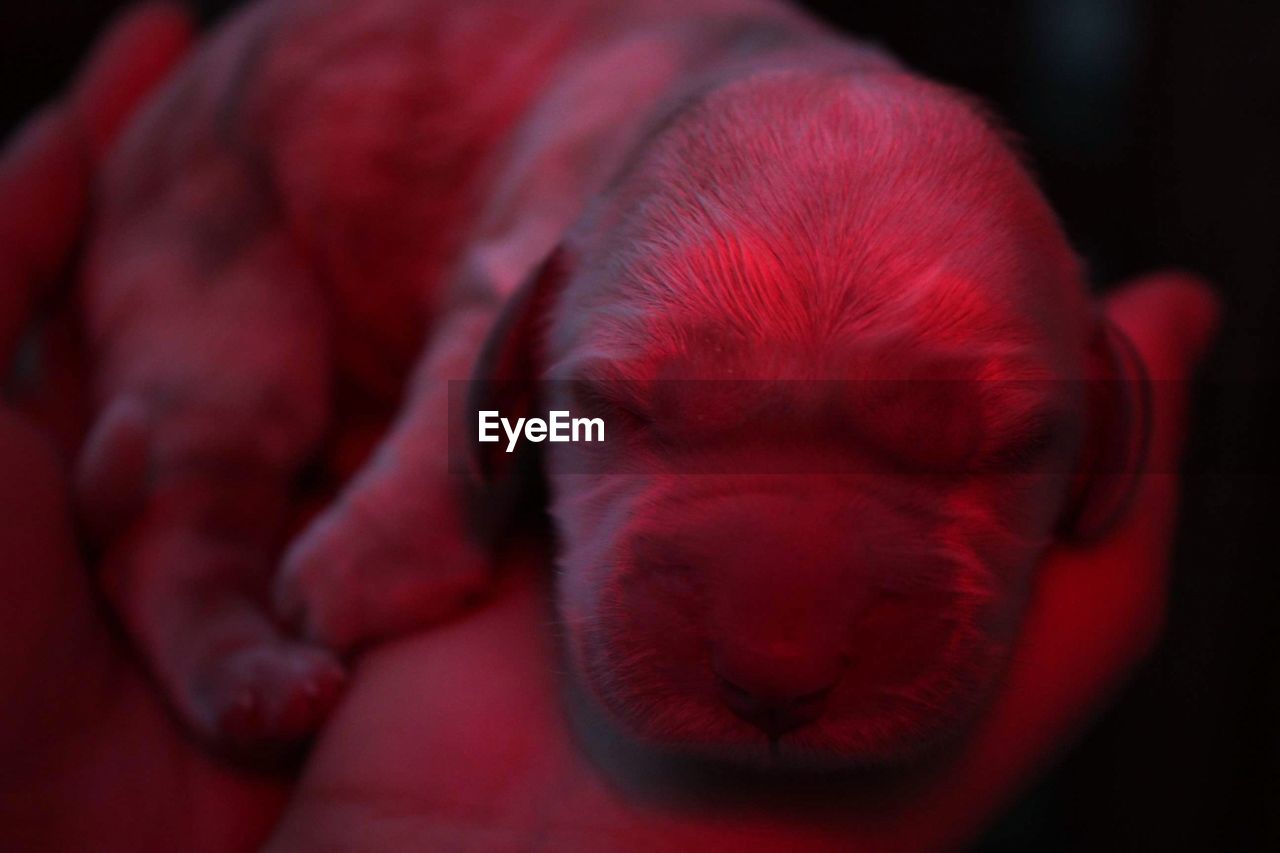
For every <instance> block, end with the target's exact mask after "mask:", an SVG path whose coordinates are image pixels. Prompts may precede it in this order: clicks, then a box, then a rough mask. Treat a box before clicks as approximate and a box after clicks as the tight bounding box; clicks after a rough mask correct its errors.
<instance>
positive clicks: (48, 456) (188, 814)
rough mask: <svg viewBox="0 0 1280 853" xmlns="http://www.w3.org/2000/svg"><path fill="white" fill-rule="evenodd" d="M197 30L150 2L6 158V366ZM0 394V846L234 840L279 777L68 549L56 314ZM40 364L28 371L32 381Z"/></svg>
mask: <svg viewBox="0 0 1280 853" xmlns="http://www.w3.org/2000/svg"><path fill="white" fill-rule="evenodd" d="M191 37H192V33H191V23H190V21H189V20H188V19H187V17H186V16H185V15H184V14H183V13H182V12H180V11H179V8H178V7H177V6H176V5H170V4H149V5H145V6H141V7H138V8H136V9H134V10H133V11H131V12H130V13H129V14H127V15H126V16H125V17H124V19H122V20H121V21H120V22H119V23H118V24H117V25H116V26H115V27H114V28H113V29H112V31H111V32H110V33H109V35H107V36H106V37H105V38H104V39H103V41H102V42H101V44H100V45H99V47H98V49H97V50H96V52H95V53H94V55H93V57H92V58H91V60H90V61H89V62H88V63H87V65H86V66H85V67H84V69H83V70H82V72H81V73H80V75H79V77H78V79H77V80H76V82H75V84H74V85H73V86H72V88H71V89H70V91H69V92H68V93H67V94H66V95H65V96H64V97H63V98H61V99H59V100H58V101H57V102H56V103H54V104H52V105H50V106H49V107H47V108H46V109H45V110H43V111H42V112H41V114H40V115H38V116H37V117H36V118H35V119H33V120H32V121H31V122H30V123H28V124H27V125H26V126H25V127H24V128H23V129H22V130H21V131H20V132H19V133H18V135H17V136H16V138H15V139H14V140H12V141H11V142H10V143H9V144H8V146H7V147H6V148H5V150H4V152H3V153H2V154H0V373H9V372H10V370H9V368H10V365H12V364H13V358H14V354H15V352H16V351H17V350H18V348H19V342H20V340H21V339H22V338H23V336H24V335H26V334H27V333H28V332H29V331H30V329H31V327H32V320H33V315H34V314H36V313H37V309H38V308H39V307H46V308H47V307H49V306H51V305H55V306H58V307H60V308H61V309H63V310H65V309H66V304H63V303H69V301H70V300H69V299H67V298H65V297H63V296H62V295H60V294H59V293H58V292H57V286H58V284H59V281H60V279H62V278H63V275H64V274H65V273H66V272H67V268H68V267H69V266H71V265H72V264H71V262H72V260H73V259H74V256H75V253H76V249H77V246H78V244H79V241H80V239H81V237H82V229H83V227H84V224H85V221H86V218H87V213H88V210H89V207H90V204H91V188H92V183H93V180H94V175H95V173H96V169H97V166H98V164H99V163H100V161H101V160H102V158H103V156H104V155H105V153H106V151H107V150H108V148H109V147H110V145H111V143H112V140H113V139H114V138H115V136H116V133H117V131H118V130H119V129H120V127H121V126H122V125H123V124H124V122H125V120H126V119H127V118H128V116H129V115H130V113H131V112H132V110H133V109H134V107H135V106H136V105H137V104H138V103H139V101H140V100H141V99H142V98H143V97H144V96H145V95H146V93H147V92H148V91H150V90H151V88H152V87H153V86H154V85H156V84H157V83H158V82H159V81H160V80H161V79H162V78H163V77H164V76H165V75H166V74H167V72H168V70H169V69H170V68H171V67H172V66H173V64H174V63H175V62H177V61H178V60H179V58H180V57H181V56H182V55H183V54H184V53H185V52H186V50H187V49H188V47H189V44H190V41H191ZM54 314H55V316H53V317H52V318H51V319H48V320H46V322H45V323H44V325H43V328H42V332H43V334H42V335H41V336H40V340H39V341H38V345H37V350H38V359H39V361H38V364H37V365H36V370H35V371H31V370H28V371H26V372H27V374H29V375H26V376H20V377H18V379H17V381H16V382H15V383H13V386H12V387H10V388H9V389H8V390H9V391H10V393H9V394H8V395H7V397H8V400H7V403H10V404H12V405H6V404H0V623H2V624H3V625H4V631H5V634H4V643H3V644H0V695H3V696H4V697H5V699H4V702H3V703H0V848H3V849H6V850H34V849H43V850H64V849H65V850H84V849H94V850H122V851H124V850H127V851H147V850H157V851H160V850H164V851H168V850H174V849H187V850H209V851H214V850H239V849H248V848H252V847H254V846H256V845H257V844H258V843H259V842H260V840H261V839H262V837H263V835H264V834H265V833H266V832H267V831H268V830H269V828H270V827H271V825H272V822H273V821H274V819H275V817H276V815H277V813H278V811H279V809H280V807H281V805H282V804H283V801H284V797H285V795H286V793H287V780H285V779H282V778H279V777H276V776H267V775H257V774H252V773H249V772H247V771H244V770H239V769H232V768H229V767H227V766H224V765H222V764H221V763H219V762H218V761H217V760H215V759H213V758H211V757H210V756H208V755H206V754H205V753H204V752H202V751H201V750H200V749H199V748H198V747H197V746H196V744H195V743H194V742H193V741H191V740H189V739H188V737H187V736H186V735H185V733H184V732H183V731H182V729H181V728H180V727H179V725H178V724H177V723H176V722H175V721H174V720H173V719H172V718H171V717H170V716H169V715H168V712H167V710H166V709H165V706H164V703H163V701H162V699H161V697H160V695H159V694H158V692H157V691H156V689H155V688H154V686H153V684H152V683H151V681H150V680H149V678H148V677H147V676H146V675H145V674H144V673H143V672H142V670H141V667H140V666H139V664H138V662H137V661H136V659H135V657H134V655H133V653H132V650H131V649H130V648H129V647H128V645H127V643H126V642H125V641H124V640H123V638H122V637H120V636H119V635H118V633H117V631H116V629H115V626H114V624H113V623H112V622H111V620H110V619H109V618H108V615H107V613H106V612H105V611H104V609H103V606H102V603H101V602H100V600H99V599H98V596H97V594H96V591H95V590H94V588H93V584H92V581H91V578H90V575H89V573H88V572H87V571H86V567H85V566H84V564H83V561H82V558H81V555H80V553H79V552H78V550H77V546H76V535H75V530H74V527H73V522H72V512H71V505H70V500H69V497H68V495H69V484H68V475H67V471H68V468H69V461H68V460H69V458H70V454H71V453H73V452H74V451H75V444H76V442H77V440H78V430H79V417H78V411H79V405H80V401H79V400H78V399H77V397H78V393H79V389H78V387H77V384H76V381H75V377H76V373H77V366H76V364H75V350H74V346H72V345H71V341H70V339H69V337H70V336H69V335H68V334H67V333H68V330H69V329H70V328H71V324H70V323H69V322H68V321H67V318H66V317H65V316H58V312H57V311H55V312H54ZM32 374H33V375H32Z"/></svg>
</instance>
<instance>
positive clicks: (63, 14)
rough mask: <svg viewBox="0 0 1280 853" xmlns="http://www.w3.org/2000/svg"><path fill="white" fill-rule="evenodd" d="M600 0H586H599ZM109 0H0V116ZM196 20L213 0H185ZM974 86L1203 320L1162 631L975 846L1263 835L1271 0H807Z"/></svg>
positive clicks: (1269, 690) (1273, 349) (1271, 766)
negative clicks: (1180, 277) (1196, 276)
mask: <svg viewBox="0 0 1280 853" xmlns="http://www.w3.org/2000/svg"><path fill="white" fill-rule="evenodd" d="M602 1H607V0H602ZM121 5H123V4H122V3H120V2H118V0H45V2H29V0H0V80H2V81H3V82H2V83H0V134H5V135H7V133H8V131H9V130H11V129H12V127H13V126H14V124H15V123H16V122H17V121H19V120H20V119H21V118H22V117H23V116H24V115H25V114H26V113H27V112H28V111H30V110H31V109H32V108H34V107H35V106H37V105H38V104H39V103H41V102H42V101H44V100H45V99H46V98H48V97H50V96H51V95H52V94H53V93H55V92H56V91H57V90H58V88H59V87H60V86H61V85H62V84H63V83H64V81H65V80H66V79H67V77H68V75H69V74H70V72H71V70H72V69H73V68H74V67H75V64H76V62H77V60H78V59H79V58H80V57H81V56H82V55H83V53H84V51H85V50H86V49H87V47H88V46H89V45H90V44H91V43H92V39H93V36H94V34H95V33H96V32H97V31H98V28H99V27H100V26H101V24H102V22H103V21H104V19H105V18H106V17H107V16H108V15H109V14H110V13H111V12H112V11H113V10H114V9H115V8H117V7H119V6H121ZM196 5H198V6H200V7H201V8H202V11H203V13H204V15H205V17H206V18H207V19H212V18H213V17H215V16H216V15H217V13H218V12H219V11H220V10H221V9H223V8H226V7H229V6H233V5H235V2H234V0H230V2H228V1H227V0H223V2H218V1H217V0H206V2H202V3H197V4H196ZM809 5H810V6H811V8H813V9H814V10H815V11H817V12H818V13H819V14H821V15H822V16H824V17H826V18H827V19H829V20H830V21H832V22H833V23H835V24H836V25H838V26H841V27H843V28H845V29H847V30H850V31H852V32H856V33H859V34H862V35H864V36H867V37H870V38H872V39H875V40H877V41H880V42H882V43H883V44H885V45H886V46H888V47H889V48H890V49H892V50H893V51H894V52H895V53H897V54H898V55H899V56H900V57H902V58H903V59H904V60H906V61H907V62H908V63H910V64H912V65H913V66H915V67H916V68H918V69H920V70H922V71H924V72H926V73H928V74H930V75H932V76H934V77H937V78H939V79H942V80H945V81H948V82H951V83H953V84H955V85H957V86H960V87H962V88H965V89H969V90H971V91H973V92H976V93H979V94H980V95H982V96H983V97H985V98H986V99H988V101H990V103H991V104H992V105H994V106H995V108H996V109H997V111H998V112H999V113H1000V114H1001V115H1003V116H1004V117H1005V118H1006V120H1007V121H1008V123H1009V124H1010V125H1011V126H1012V128H1013V129H1014V130H1015V131H1016V132H1017V133H1019V134H1020V135H1021V136H1022V137H1023V138H1024V140H1025V148H1026V150H1027V152H1028V154H1029V157H1030V160H1031V162H1032V164H1033V167H1034V169H1035V170H1036V171H1037V173H1038V174H1039V175H1040V177H1041V180H1042V183H1043V185H1044V187H1045V189H1046V191H1047V193H1048V195H1049V197H1050V199H1051V200H1052V201H1053V203H1054V205H1055V206H1056V208H1057V209H1058V211H1059V212H1060V213H1061V215H1062V217H1063V219H1064V221H1065V223H1066V226H1067V229H1068V231H1069V232H1070V234H1071V236H1072V238H1073V239H1074V241H1075V244H1076V246H1077V248H1078V249H1079V250H1080V251H1081V252H1082V253H1083V255H1084V256H1085V257H1086V258H1087V260H1088V262H1089V264H1090V266H1091V268H1092V270H1093V273H1094V279H1095V281H1096V282H1097V283H1098V284H1099V286H1100V287H1101V288H1103V289H1105V287H1106V286H1107V285H1109V284H1111V283H1113V282H1115V281H1117V280H1119V279H1121V278H1123V277H1125V276H1128V275H1131V274H1134V273H1137V272H1141V271H1143V270H1148V269H1152V268H1159V267H1164V266H1171V265H1177V266H1184V267H1187V268H1190V269H1193V270H1196V271H1198V272H1200V273H1202V274H1204V275H1206V276H1208V277H1209V278H1210V279H1212V280H1213V281H1214V282H1216V283H1217V285H1218V286H1219V288H1220V291H1221V293H1222V296H1223V298H1224V300H1225V302H1226V305H1227V322H1226V328H1225V331H1224V334H1223V336H1222V339H1221V340H1220V342H1219V344H1218V346H1217V349H1216V351H1215V353H1214V354H1213V356H1212V358H1211V360H1210V363H1209V365H1208V366H1207V368H1206V371H1205V377H1204V381H1203V382H1202V387H1201V389H1200V394H1199V400H1198V403H1197V405H1196V413H1195V421H1194V424H1193V432H1192V446H1191V449H1190V453H1189V457H1188V460H1187V468H1188V480H1187V488H1186V497H1185V499H1184V502H1183V516H1182V521H1181V523H1180V525H1179V531H1178V542H1177V549H1176V559H1175V565H1174V574H1173V580H1172V590H1171V597H1170V613H1169V619H1168V627H1167V631H1166V635H1165V639H1164V641H1163V642H1162V644H1161V646H1160V648H1159V650H1158V651H1157V653H1156V654H1155V655H1154V656H1153V658H1152V659H1151V660H1150V661H1149V662H1148V663H1147V664H1146V665H1145V666H1144V667H1143V668H1142V670H1141V671H1140V672H1139V673H1138V675H1137V677H1136V678H1135V679H1133V681H1132V683H1131V684H1130V686H1129V687H1128V688H1127V689H1126V690H1125V691H1124V693H1123V694H1122V695H1121V696H1120V697H1119V699H1118V701H1117V702H1116V703H1115V705H1114V706H1113V707H1112V709H1111V710H1110V711H1109V712H1107V713H1106V714H1104V715H1103V716H1102V717H1101V718H1100V719H1099V720H1098V721H1097V722H1096V724H1095V725H1094V726H1093V727H1092V728H1091V729H1090V730H1089V732H1088V733H1087V734H1086V735H1085V736H1084V737H1083V739H1082V740H1081V741H1080V742H1079V743H1078V744H1077V745H1076V746H1075V747H1074V748H1072V749H1070V750H1069V751H1068V752H1067V753H1066V754H1065V755H1064V756H1063V758H1062V760H1061V762H1060V763H1059V764H1058V766H1057V767H1056V768H1055V769H1054V770H1053V772H1052V773H1050V774H1049V775H1048V776H1047V777H1046V779H1045V780H1044V782H1042V783H1041V784H1040V785H1039V786H1038V787H1037V788H1036V789H1035V790H1034V791H1032V792H1031V793H1030V794H1028V795H1027V796H1026V797H1024V799H1023V800H1022V802H1021V803H1020V804H1019V805H1018V806H1017V807H1016V808H1014V809H1013V810H1012V811H1011V813H1010V814H1009V815H1008V816H1006V817H1005V819H1003V820H1002V821H1001V823H1000V824H999V825H998V826H997V827H996V828H995V829H994V830H993V831H992V832H991V833H989V835H988V837H987V839H986V840H985V841H984V842H983V844H982V849H985V850H991V851H1004V850H1027V849H1032V850H1082V849H1098V848H1102V849H1123V850H1210V849H1274V850H1280V750H1278V749H1277V746H1278V745H1280V735H1278V734H1277V730H1278V729H1280V630H1278V627H1277V626H1280V618H1277V610H1280V595H1278V594H1277V593H1278V592H1280V560H1277V559H1276V557H1275V556H1274V553H1275V549H1274V548H1272V547H1270V546H1271V542H1270V541H1269V540H1268V539H1267V538H1266V537H1268V536H1271V535H1275V533H1276V531H1278V530H1280V527H1278V526H1277V525H1276V524H1274V523H1272V524H1268V522H1269V521H1271V516H1272V514H1273V513H1275V512H1277V511H1280V501H1275V500H1273V496H1274V494H1275V489H1276V485H1277V478H1276V474H1277V473H1280V466H1277V464H1276V460H1277V451H1276V444H1277V443H1280V420H1278V419H1277V415H1276V413H1275V412H1274V411H1273V408H1274V407H1269V405H1268V404H1269V403H1270V402H1271V398H1272V397H1273V396H1274V394H1275V391H1274V389H1275V388H1276V387H1277V385H1278V384H1280V383H1278V382H1277V379H1278V377H1277V372H1278V371H1277V361H1278V360H1280V359H1278V356H1280V288H1278V287H1277V285H1278V284H1280V227H1278V225H1280V215H1278V214H1277V208H1278V207H1280V4H1275V3H1267V2H1258V3H1230V2H1222V0H1218V1H1217V2H1215V0H1190V1H1189V2H1164V3H1160V2H1153V0H1003V2H1001V0H991V2H955V0H951V1H950V2H948V0H868V1H867V2H860V3H849V4H846V3H840V2H831V0H828V2H821V0H818V2H812V3H810V4H809Z"/></svg>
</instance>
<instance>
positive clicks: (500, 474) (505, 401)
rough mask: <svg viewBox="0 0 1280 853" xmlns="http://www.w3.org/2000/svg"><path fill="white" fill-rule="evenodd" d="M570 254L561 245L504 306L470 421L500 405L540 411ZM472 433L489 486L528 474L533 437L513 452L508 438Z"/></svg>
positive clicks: (515, 411) (475, 460)
mask: <svg viewBox="0 0 1280 853" xmlns="http://www.w3.org/2000/svg"><path fill="white" fill-rule="evenodd" d="M564 256H566V252H564V250H563V248H556V250H554V251H553V252H552V254H550V255H549V256H548V257H547V260H544V261H543V263H541V264H539V265H538V268H535V269H534V272H532V273H530V275H529V278H526V279H525V282H524V283H522V284H521V286H520V287H518V288H517V289H516V292H515V295H513V296H512V297H511V300H509V301H508V302H507V305H506V306H504V307H503V310H502V311H500V313H499V315H498V320H497V323H494V327H493V329H492V330H490V332H489V338H488V339H486V341H485V345H484V348H483V350H481V351H480V357H479V359H477V360H476V368H475V373H474V374H472V377H471V383H470V384H468V388H467V406H466V411H467V416H468V423H470V424H472V425H475V424H476V416H477V414H479V412H480V411H497V412H499V414H500V416H502V418H506V419H508V420H511V421H512V423H515V420H516V419H517V418H529V416H531V415H534V414H535V411H536V407H538V405H539V402H540V401H539V393H538V380H539V379H541V374H543V369H544V366H545V362H544V357H543V356H544V353H543V350H544V346H543V345H544V336H545V332H547V320H548V313H549V310H550V306H552V302H554V300H556V296H557V295H558V293H559V291H561V287H562V286H563V282H564V279H566V278H567V270H566V257H564ZM470 439H471V441H470V447H471V448H472V450H471V461H472V467H474V471H475V473H476V474H477V476H479V480H480V483H481V484H483V485H484V487H486V488H495V487H498V484H499V483H500V482H503V480H512V479H524V478H521V476H518V474H520V473H521V469H526V467H529V466H530V465H531V462H530V461H529V457H530V456H531V453H527V452H525V453H521V452H518V451H520V448H527V447H529V444H530V443H529V442H521V443H520V446H517V452H513V453H507V452H506V442H504V441H499V442H497V443H481V442H480V441H479V434H471V435H470Z"/></svg>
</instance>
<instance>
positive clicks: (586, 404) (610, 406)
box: [569, 378, 653, 435]
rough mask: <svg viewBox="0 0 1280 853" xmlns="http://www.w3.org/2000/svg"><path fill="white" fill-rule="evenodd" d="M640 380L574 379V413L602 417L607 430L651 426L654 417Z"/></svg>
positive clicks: (625, 430)
mask: <svg viewBox="0 0 1280 853" xmlns="http://www.w3.org/2000/svg"><path fill="white" fill-rule="evenodd" d="M637 384H638V383H635V382H628V381H625V380H601V379H594V378H591V379H573V380H570V383H569V388H570V396H571V398H572V400H573V414H574V415H575V416H581V417H588V418H601V419H603V420H604V422H605V426H606V429H607V430H617V431H620V432H622V433H624V434H628V435H631V434H634V433H636V432H639V431H642V430H645V429H649V428H651V427H652V426H653V420H652V418H651V416H650V415H649V413H648V411H647V410H646V409H645V407H644V405H643V400H642V398H641V393H640V389H639V388H638V387H636V386H637Z"/></svg>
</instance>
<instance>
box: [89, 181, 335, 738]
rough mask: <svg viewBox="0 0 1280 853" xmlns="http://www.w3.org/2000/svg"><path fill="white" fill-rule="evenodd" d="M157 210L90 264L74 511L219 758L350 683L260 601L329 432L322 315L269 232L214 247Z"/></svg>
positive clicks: (109, 240)
mask: <svg viewBox="0 0 1280 853" xmlns="http://www.w3.org/2000/svg"><path fill="white" fill-rule="evenodd" d="M156 210H157V213H156V214H155V216H156V219H155V220H151V219H148V220H145V221H141V222H135V223H132V224H130V225H124V224H119V225H117V224H115V223H109V224H108V225H107V227H106V228H105V229H104V231H105V234H104V235H103V236H102V237H100V238H99V239H98V240H97V242H96V244H95V246H94V247H93V251H92V256H91V264H90V274H89V279H90V280H89V282H88V287H87V293H88V305H87V308H86V314H87V317H88V322H89V326H90V335H91V338H92V339H93V346H94V350H95V354H96V355H97V356H98V358H99V362H98V363H99V366H100V367H101V368H102V370H101V374H100V375H99V378H98V385H99V389H98V390H99V395H100V397H101V398H102V400H103V413H102V415H101V416H100V418H99V419H98V422H97V425H96V426H95V427H94V429H93V431H92V434H91V436H90V439H89V441H88V442H87V444H86V448H85V450H84V452H83V455H82V458H81V463H80V471H79V489H78V491H79V496H80V502H81V506H82V511H83V514H84V516H85V520H86V522H87V525H88V527H89V528H90V530H91V531H93V532H94V533H95V534H96V538H97V539H98V541H99V543H100V544H101V546H102V549H103V564H102V579H103V584H104V586H105V587H106V590H107V594H108V596H109V597H110V599H111V600H112V602H113V604H115V606H116V607H117V608H118V610H119V612H120V615H121V618H122V620H123V621H124V623H125V625H126V627H127V628H128V629H129V632H130V634H132V636H133V638H134V640H135V641H136V642H137V644H138V646H139V647H140V649H141V651H142V652H143V654H144V656H145V657H146V658H147V660H148V663H149V664H150V666H151V668H152V670H153V672H154V673H155V675H156V677H157V679H158V680H159V681H160V683H161V684H162V685H163V687H164V688H165V690H166V692H167V693H168V695H169V697H170V699H171V700H172V702H173V704H174V706H175V707H176V709H177V711H178V712H179V713H180V715H181V716H182V717H183V718H184V720H185V721H186V722H187V723H189V724H190V725H191V727H192V728H193V729H195V730H196V732H198V733H199V734H200V735H202V736H204V737H206V738H208V739H210V740H213V741H216V742H218V743H221V744H227V745H232V746H248V745H253V744H257V743H261V742H273V741H290V740H293V739H296V738H298V737H301V736H304V735H307V734H309V733H310V732H311V731H312V730H314V728H315V727H316V726H317V725H318V724H319V723H320V722H321V721H322V719H323V718H324V716H325V715H326V714H327V712H328V711H329V709H330V707H331V706H332V705H333V703H334V701H335V700H336V697H337V694H338V690H339V687H340V685H341V681H342V678H343V670H342V667H341V665H340V663H339V662H338V661H337V660H336V659H335V658H334V656H333V655H332V654H331V653H330V652H329V651H328V650H326V649H322V648H319V647H316V646H314V645H311V644H308V643H304V642H299V641H297V640H296V639H294V638H291V637H289V636H288V635H287V634H286V633H285V632H283V631H282V630H281V629H280V628H279V627H278V625H277V624H276V622H275V621H274V619H273V618H272V615H271V613H270V608H269V604H268V593H269V584H270V579H271V576H272V569H273V560H274V558H275V547H276V546H277V545H278V542H279V537H280V536H281V535H282V533H283V532H284V529H285V525H286V523H287V515H288V512H289V509H290V507H289V500H290V497H291V490H292V486H293V480H294V477H295V472H296V471H297V469H298V468H299V466H300V465H301V464H302V463H303V462H304V460H305V459H306V458H307V456H308V455H309V454H310V453H311V452H312V451H313V450H314V448H315V446H316V443H317V440H318V438H319V437H320V435H321V433H322V432H323V430H324V426H325V421H326V419H327V408H328V404H329V403H328V383H329V356H328V342H327V341H328V338H327V335H328V333H327V323H326V320H325V311H324V308H323V304H322V302H321V301H320V296H319V294H318V293H317V292H316V288H315V287H314V284H313V283H312V282H311V281H310V280H309V277H308V275H307V270H306V267H305V265H304V263H303V261H302V259H301V258H300V257H299V256H298V255H297V253H296V252H295V250H294V247H293V245H292V244H291V242H290V241H289V239H288V237H287V236H286V235H283V234H280V233H278V232H277V231H276V230H275V229H274V228H272V227H271V226H269V225H268V226H267V227H265V228H264V229H259V230H257V231H253V232H251V233H246V235H245V236H244V238H243V241H240V242H237V244H236V245H234V246H217V247H212V246H210V245H207V244H206V243H204V242H203V241H204V240H205V237H204V235H206V234H207V233H208V231H207V229H202V228H181V229H177V228H174V227H172V226H169V225H168V223H169V222H170V221H172V220H177V221H179V222H181V221H183V220H181V219H180V218H179V217H178V215H177V214H175V213H173V212H172V209H171V208H170V207H166V206H165V205H163V204H161V205H157V206H156ZM214 248H218V249H220V250H221V252H220V254H218V255H214V253H213V249H214ZM211 258H214V259H216V263H215V261H214V260H211Z"/></svg>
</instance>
